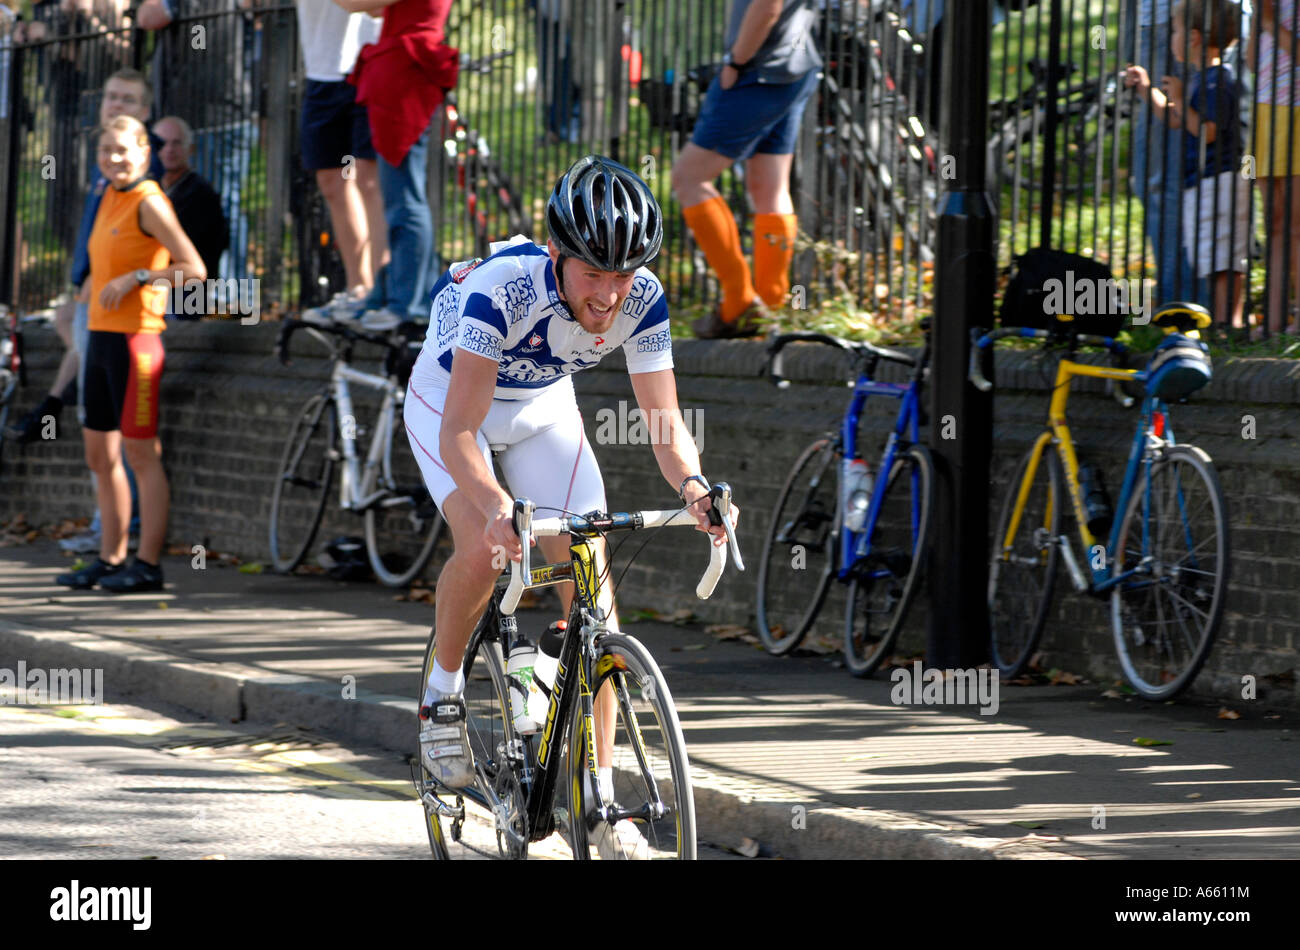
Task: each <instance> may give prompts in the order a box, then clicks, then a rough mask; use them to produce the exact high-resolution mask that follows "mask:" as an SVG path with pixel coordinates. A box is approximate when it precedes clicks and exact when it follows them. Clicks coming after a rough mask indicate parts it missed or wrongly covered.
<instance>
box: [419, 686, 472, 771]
mask: <svg viewBox="0 0 1300 950" xmlns="http://www.w3.org/2000/svg"><path fill="white" fill-rule="evenodd" d="M420 763H421V764H422V765H423V766H424V770H425V771H426V772H428V773H429V776H430V777H431V778H432V779H433V780H434V781H436V782H438V783H439V784H441V785H444V786H446V787H447V788H466V787H467V786H470V785H473V784H474V777H475V776H474V754H473V752H472V751H471V750H470V747H469V733H468V731H467V730H466V728H465V702H464V700H463V699H461V697H460V695H459V694H457V693H452V694H449V695H446V696H437V697H436V698H435V699H434V701H433V702H432V703H431V704H430V705H428V706H423V707H421V709H420Z"/></svg>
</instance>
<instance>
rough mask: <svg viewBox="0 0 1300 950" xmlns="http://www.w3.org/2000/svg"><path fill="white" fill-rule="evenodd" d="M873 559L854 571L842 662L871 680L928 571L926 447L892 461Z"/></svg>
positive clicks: (930, 502) (930, 468)
mask: <svg viewBox="0 0 1300 950" xmlns="http://www.w3.org/2000/svg"><path fill="white" fill-rule="evenodd" d="M881 491H883V492H884V497H883V498H882V499H881V502H880V514H879V516H878V518H877V520H876V525H875V529H874V530H873V531H872V534H871V554H870V555H869V556H868V557H867V558H866V559H865V560H864V562H863V563H861V564H859V565H857V566H856V567H855V569H854V576H853V580H852V581H851V582H850V583H849V590H848V610H847V613H846V617H845V624H844V662H845V664H846V665H847V667H848V669H849V672H851V673H853V674H854V675H855V676H870V675H871V674H872V673H873V672H875V670H876V669H877V668H878V667H879V666H880V663H881V661H882V660H884V658H885V657H886V656H888V655H889V653H890V651H891V650H892V649H893V647H894V644H895V642H897V640H898V635H899V633H900V632H902V629H903V624H904V623H905V622H906V620H907V612H908V608H909V607H911V604H912V601H913V599H914V598H915V596H916V591H917V587H918V586H919V585H918V582H919V579H920V576H921V573H922V571H923V570H924V564H925V557H926V551H927V550H928V539H929V531H930V521H931V517H932V513H933V511H934V464H933V462H932V461H931V459H930V452H929V450H928V449H926V448H925V446H921V445H914V446H911V447H910V448H909V449H908V450H907V451H906V452H903V453H900V454H899V456H898V457H897V458H895V460H894V465H893V470H892V471H891V472H890V474H889V478H888V480H887V481H886V482H885V484H884V488H883V489H881Z"/></svg>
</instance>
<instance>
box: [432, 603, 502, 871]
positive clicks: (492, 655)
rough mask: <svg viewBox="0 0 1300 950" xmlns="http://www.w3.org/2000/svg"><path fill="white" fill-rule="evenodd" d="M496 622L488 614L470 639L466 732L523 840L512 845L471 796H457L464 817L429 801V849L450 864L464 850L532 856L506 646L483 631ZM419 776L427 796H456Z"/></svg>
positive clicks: (466, 670) (466, 667) (477, 760)
mask: <svg viewBox="0 0 1300 950" xmlns="http://www.w3.org/2000/svg"><path fill="white" fill-rule="evenodd" d="M490 622H493V619H492V618H491V616H490V613H489V614H485V615H484V620H483V621H481V625H482V626H481V628H480V630H479V631H476V632H475V634H474V636H473V637H471V638H470V644H469V649H468V650H467V651H466V653H465V664H464V666H463V670H464V674H465V691H464V693H463V694H462V696H463V698H464V701H465V729H466V732H467V733H468V734H469V746H470V751H471V752H472V753H473V755H474V764H475V765H476V766H481V767H482V769H483V772H484V773H485V774H486V775H487V781H488V785H489V787H490V788H491V789H492V791H493V792H494V793H495V794H496V795H497V797H498V798H499V799H501V801H502V803H503V805H504V807H505V810H506V817H507V821H508V824H509V826H510V828H511V829H512V830H513V831H514V832H515V834H516V835H518V836H519V837H520V838H521V839H522V843H515V844H512V843H511V842H510V840H509V839H508V838H507V836H505V835H504V834H502V833H501V829H500V828H498V827H497V826H496V817H495V816H494V815H493V813H492V812H491V811H490V810H488V809H486V808H483V807H481V806H479V805H477V804H476V803H474V802H472V801H467V800H466V798H465V796H462V795H457V796H456V808H458V809H461V810H462V812H461V815H460V816H459V817H454V816H451V815H446V814H440V813H439V811H438V810H437V809H436V808H434V807H433V806H431V805H430V804H429V802H428V801H425V802H424V823H425V830H426V831H427V832H428V834H429V847H430V849H431V850H432V851H433V856H434V857H435V858H437V859H439V860H447V859H449V858H451V857H453V856H455V855H458V854H461V853H462V852H461V850H460V847H457V845H459V846H461V847H463V848H465V849H468V850H469V851H472V852H476V853H477V854H479V855H481V856H485V857H497V858H513V859H522V858H526V857H527V856H528V828H527V809H526V807H525V802H524V798H523V792H522V790H521V788H520V785H519V780H518V777H517V774H516V772H515V769H514V768H513V767H512V764H511V762H510V760H509V758H508V756H509V754H510V753H511V751H512V750H515V751H519V746H521V745H522V743H518V744H516V743H515V739H516V736H515V732H514V727H513V725H512V720H511V718H510V692H509V689H508V687H507V684H506V673H505V663H504V661H503V660H502V657H501V644H500V643H499V642H498V641H497V640H496V638H495V637H489V636H487V635H485V634H483V632H482V629H483V627H485V626H486V625H487V624H488V623H490ZM434 638H435V635H434V634H433V633H431V634H429V644H428V646H427V647H425V651H424V665H423V667H422V669H423V675H422V676H421V677H420V685H419V692H418V694H417V695H418V696H419V697H420V698H419V699H418V700H417V706H418V705H419V704H420V703H422V702H423V698H424V688H425V685H426V683H427V682H428V678H429V673H430V671H431V670H432V669H433V663H434ZM419 775H420V778H421V782H422V788H421V791H422V792H428V793H431V794H433V795H435V796H440V798H439V800H441V798H446V797H450V794H455V793H449V792H448V790H447V789H444V788H442V787H441V786H438V785H436V784H435V783H433V782H432V780H431V779H430V778H429V775H428V773H427V772H425V771H424V768H423V762H421V768H420V771H419Z"/></svg>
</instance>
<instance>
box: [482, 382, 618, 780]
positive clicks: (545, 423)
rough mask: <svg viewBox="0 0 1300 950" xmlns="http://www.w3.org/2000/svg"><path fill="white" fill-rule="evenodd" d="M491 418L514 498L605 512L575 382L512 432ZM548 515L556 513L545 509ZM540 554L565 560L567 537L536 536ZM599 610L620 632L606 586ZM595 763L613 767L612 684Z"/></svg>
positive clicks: (563, 590) (533, 406) (604, 699)
mask: <svg viewBox="0 0 1300 950" xmlns="http://www.w3.org/2000/svg"><path fill="white" fill-rule="evenodd" d="M491 422H492V416H491V414H490V413H489V416H488V421H487V422H485V423H484V430H485V431H487V432H488V437H489V439H490V440H491V442H492V443H493V444H497V443H506V444H508V445H509V447H508V448H507V449H506V450H505V451H504V452H502V453H501V456H500V462H501V470H502V472H503V473H504V474H505V477H506V481H507V482H508V483H509V485H510V489H511V492H512V493H513V494H515V495H516V496H520V495H522V496H526V497H528V498H531V499H532V500H533V501H534V502H535V503H536V504H537V505H538V507H539V509H542V508H550V509H556V510H558V511H560V512H570V513H575V514H585V513H587V512H589V511H593V510H597V509H599V510H602V511H603V510H605V484H604V481H603V480H602V479H601V476H600V465H599V464H598V463H597V462H596V456H595V453H594V452H592V450H591V444H590V442H589V441H588V440H587V436H586V432H585V431H584V429H583V424H582V415H581V413H580V412H579V411H578V404H577V401H576V400H575V399H574V396H573V384H572V382H571V381H569V380H564V381H562V382H560V383H556V384H555V385H554V386H552V387H550V391H548V392H546V393H544V394H542V395H541V396H538V397H536V398H535V399H532V400H529V404H528V406H527V407H525V408H522V409H521V411H520V413H519V414H518V416H517V417H516V418H515V419H514V420H512V423H513V425H512V427H511V430H510V431H499V432H494V431H493V430H492V428H490V424H491ZM543 514H544V515H545V516H547V517H550V516H552V515H554V514H556V511H555V510H552V511H544V512H543ZM538 544H539V545H540V546H541V549H542V554H543V555H545V557H546V558H547V559H548V560H552V561H562V560H565V559H566V558H567V551H568V538H567V537H556V538H538ZM595 548H596V570H597V576H598V577H606V575H607V573H608V564H609V561H608V554H607V550H606V547H605V544H604V542H603V541H601V542H597V543H596V544H595ZM557 591H558V593H559V595H560V601H561V604H562V605H563V611H564V616H565V617H568V615H569V609H570V607H571V606H572V603H573V585H572V584H561V585H560V586H559V587H558V588H557ZM600 596H601V606H603V607H604V608H605V611H606V615H607V618H608V619H607V623H608V626H609V629H610V630H615V631H616V630H618V629H619V625H618V612H617V610H616V608H615V606H614V602H613V597H612V595H611V593H610V590H609V585H608V583H606V584H603V585H602V586H601V595H600ZM595 707H596V708H595V710H594V712H595V716H596V763H597V765H598V766H601V767H609V766H610V765H611V763H612V762H613V748H614V738H613V737H614V717H615V715H616V712H617V709H616V706H615V703H614V700H613V691H612V690H611V689H610V688H609V687H608V685H607V686H606V687H605V688H604V689H602V690H601V691H600V693H599V694H598V695H597V696H596V704H595Z"/></svg>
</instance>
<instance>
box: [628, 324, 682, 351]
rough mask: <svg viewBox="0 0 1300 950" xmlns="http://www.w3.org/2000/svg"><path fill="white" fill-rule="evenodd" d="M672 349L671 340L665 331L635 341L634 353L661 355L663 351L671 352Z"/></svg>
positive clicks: (670, 336)
mask: <svg viewBox="0 0 1300 950" xmlns="http://www.w3.org/2000/svg"><path fill="white" fill-rule="evenodd" d="M672 348H673V338H672V335H671V334H670V333H669V332H668V331H667V330H660V331H659V332H658V333H651V334H649V335H648V336H643V337H641V339H639V340H637V341H636V351H637V352H638V353H662V352H663V351H664V350H671V349H672Z"/></svg>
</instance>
